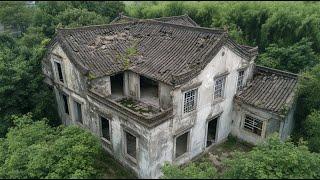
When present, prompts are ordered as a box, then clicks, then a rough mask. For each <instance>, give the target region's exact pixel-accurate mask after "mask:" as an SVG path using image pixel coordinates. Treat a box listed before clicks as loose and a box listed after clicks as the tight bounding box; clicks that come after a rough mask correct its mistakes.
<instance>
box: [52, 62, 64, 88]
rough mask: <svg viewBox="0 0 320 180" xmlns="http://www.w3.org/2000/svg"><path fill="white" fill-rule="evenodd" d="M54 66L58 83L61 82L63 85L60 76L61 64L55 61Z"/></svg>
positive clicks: (61, 76)
mask: <svg viewBox="0 0 320 180" xmlns="http://www.w3.org/2000/svg"><path fill="white" fill-rule="evenodd" d="M54 64H55V66H56V70H57V71H58V72H57V75H58V78H59V81H61V82H62V83H63V82H64V80H63V75H62V68H61V64H60V63H59V62H56V61H55V62H54Z"/></svg>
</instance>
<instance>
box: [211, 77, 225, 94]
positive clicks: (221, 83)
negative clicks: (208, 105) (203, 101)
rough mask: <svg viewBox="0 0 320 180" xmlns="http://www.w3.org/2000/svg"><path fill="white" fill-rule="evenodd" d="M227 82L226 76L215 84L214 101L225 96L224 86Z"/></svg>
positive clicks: (218, 79)
mask: <svg viewBox="0 0 320 180" xmlns="http://www.w3.org/2000/svg"><path fill="white" fill-rule="evenodd" d="M225 81H226V76H222V77H219V78H217V79H216V80H215V83H214V99H217V98H223V96H224V84H225Z"/></svg>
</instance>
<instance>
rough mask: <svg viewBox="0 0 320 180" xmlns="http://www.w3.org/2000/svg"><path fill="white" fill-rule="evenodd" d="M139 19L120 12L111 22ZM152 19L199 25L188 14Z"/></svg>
mask: <svg viewBox="0 0 320 180" xmlns="http://www.w3.org/2000/svg"><path fill="white" fill-rule="evenodd" d="M139 20H140V19H137V18H133V17H128V16H124V15H122V14H120V15H119V16H118V17H117V18H115V19H114V20H113V21H112V22H111V23H110V24H115V23H122V22H131V21H139ZM152 20H155V21H161V22H166V23H171V24H178V25H185V26H194V27H198V26H199V25H198V24H197V23H196V22H194V21H193V20H192V19H191V18H190V17H189V16H188V15H182V16H170V17H162V18H154V19H152Z"/></svg>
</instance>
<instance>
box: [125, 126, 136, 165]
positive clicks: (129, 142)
mask: <svg viewBox="0 0 320 180" xmlns="http://www.w3.org/2000/svg"><path fill="white" fill-rule="evenodd" d="M125 135H126V153H127V154H128V155H129V156H130V157H132V158H134V159H137V138H136V137H135V136H134V135H132V134H131V133H129V132H125Z"/></svg>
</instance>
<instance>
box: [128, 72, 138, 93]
mask: <svg viewBox="0 0 320 180" xmlns="http://www.w3.org/2000/svg"><path fill="white" fill-rule="evenodd" d="M126 73H127V78H128V81H127V82H126V83H128V87H127V88H128V90H127V91H128V93H129V96H131V97H134V98H138V99H139V98H140V76H139V74H137V73H134V72H131V71H127V72H126ZM125 91H126V90H125Z"/></svg>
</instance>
